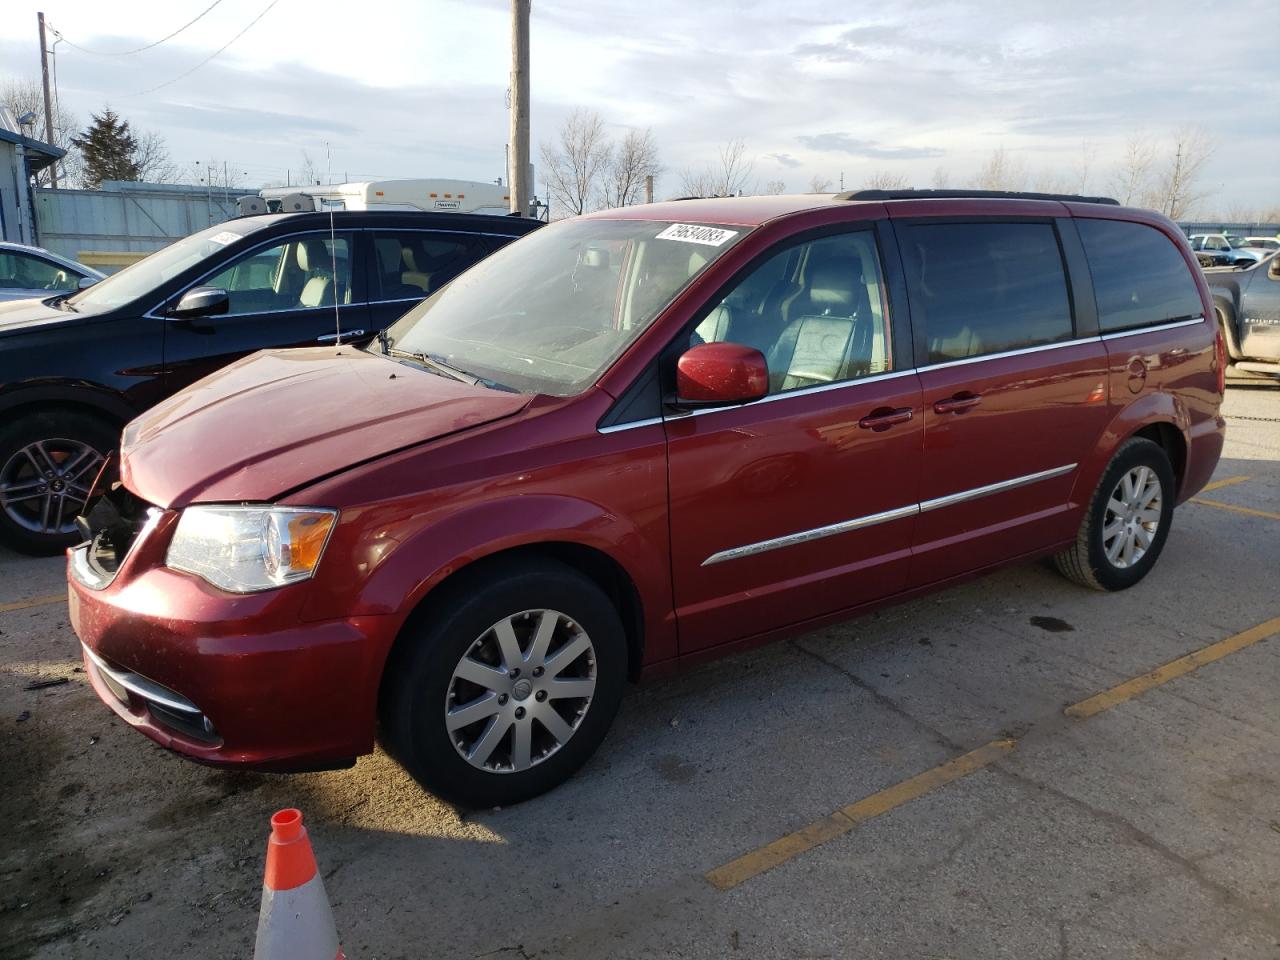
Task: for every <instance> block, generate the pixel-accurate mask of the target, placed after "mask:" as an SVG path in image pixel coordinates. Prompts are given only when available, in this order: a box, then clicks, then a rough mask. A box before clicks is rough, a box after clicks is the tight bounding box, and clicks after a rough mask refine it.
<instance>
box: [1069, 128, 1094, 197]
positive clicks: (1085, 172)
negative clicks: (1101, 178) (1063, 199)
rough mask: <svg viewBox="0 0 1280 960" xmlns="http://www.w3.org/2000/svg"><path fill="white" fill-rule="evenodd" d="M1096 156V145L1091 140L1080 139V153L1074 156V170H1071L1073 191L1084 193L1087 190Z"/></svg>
mask: <svg viewBox="0 0 1280 960" xmlns="http://www.w3.org/2000/svg"><path fill="white" fill-rule="evenodd" d="M1097 158H1098V145H1097V144H1096V143H1095V142H1094V141H1092V140H1088V139H1085V140H1081V141H1080V154H1079V156H1077V157H1076V166H1075V170H1074V171H1072V173H1073V174H1074V176H1073V178H1072V179H1073V181H1074V182H1073V183H1072V191H1071V192H1073V193H1086V192H1088V190H1089V179H1090V177H1091V176H1092V175H1093V168H1094V161H1095V160H1097Z"/></svg>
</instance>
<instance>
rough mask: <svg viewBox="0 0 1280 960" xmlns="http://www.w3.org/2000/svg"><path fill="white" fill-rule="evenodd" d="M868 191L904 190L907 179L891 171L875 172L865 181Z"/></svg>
mask: <svg viewBox="0 0 1280 960" xmlns="http://www.w3.org/2000/svg"><path fill="white" fill-rule="evenodd" d="M867 188H868V189H870V190H905V189H907V178H906V177H904V176H903V175H902V174H900V173H894V172H893V171H892V170H877V171H875V172H874V173H873V174H871V176H870V177H869V178H868V179H867Z"/></svg>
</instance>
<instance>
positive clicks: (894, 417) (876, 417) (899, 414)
mask: <svg viewBox="0 0 1280 960" xmlns="http://www.w3.org/2000/svg"><path fill="white" fill-rule="evenodd" d="M912 415H913V412H912V410H911V408H910V407H900V408H898V409H897V410H895V409H893V408H892V407H877V408H876V409H875V410H872V411H871V412H870V413H868V414H867V415H866V416H865V417H863V418H862V419H861V420H859V421H858V426H860V427H861V428H862V429H863V430H875V431H880V430H888V429H889V428H890V427H892V426H893V425H894V424H897V423H906V422H907V421H908V420H910V419H911V417H912Z"/></svg>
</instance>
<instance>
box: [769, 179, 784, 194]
mask: <svg viewBox="0 0 1280 960" xmlns="http://www.w3.org/2000/svg"><path fill="white" fill-rule="evenodd" d="M764 192H765V193H766V194H768V195H769V196H772V197H776V196H778V195H779V194H783V193H786V192H787V185H786V184H785V183H784V182H783V181H781V180H770V181H769V182H768V183H766V184H765V185H764Z"/></svg>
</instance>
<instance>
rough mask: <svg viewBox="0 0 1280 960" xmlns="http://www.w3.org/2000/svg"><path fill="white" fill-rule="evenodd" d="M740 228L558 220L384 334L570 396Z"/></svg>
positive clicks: (475, 372) (388, 340) (507, 380)
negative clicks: (560, 221)
mask: <svg viewBox="0 0 1280 960" xmlns="http://www.w3.org/2000/svg"><path fill="white" fill-rule="evenodd" d="M746 233H747V228H745V227H741V226H737V225H734V226H728V227H724V226H709V225H705V224H689V223H671V222H667V221H659V220H568V221H565V222H563V223H559V224H554V225H552V226H550V227H547V228H546V229H543V230H539V231H537V232H536V233H532V234H530V235H529V236H527V237H524V238H522V239H521V240H518V241H516V242H515V243H513V244H511V245H510V246H507V247H504V248H503V249H502V250H499V251H498V252H497V253H495V254H493V255H492V256H490V257H489V258H488V259H486V260H483V261H481V262H480V263H479V264H477V265H476V266H474V267H472V268H471V269H470V270H468V271H467V272H466V273H464V274H462V275H461V276H460V277H458V278H457V279H455V280H454V281H453V282H452V283H450V284H448V285H447V286H445V287H442V288H441V289H440V290H438V291H437V292H436V293H434V294H433V295H432V296H431V297H430V298H428V299H427V300H425V301H423V302H422V303H421V304H419V305H418V306H416V307H414V308H413V309H412V310H410V311H409V312H408V313H407V314H405V315H404V316H403V317H402V318H401V319H400V320H398V321H397V322H396V323H395V324H393V325H392V326H391V327H390V328H388V330H387V336H386V337H385V338H384V339H383V344H382V346H381V347H378V346H376V345H375V346H371V347H370V348H369V349H370V350H375V351H376V350H378V349H386V350H390V351H392V352H394V353H398V354H400V355H402V356H403V355H404V354H417V355H420V356H422V357H424V358H426V359H427V360H434V361H436V362H438V363H444V364H447V365H448V366H449V367H452V368H454V369H455V370H460V371H462V372H464V373H466V374H470V375H471V376H473V377H476V378H478V379H479V380H480V381H481V382H486V381H487V382H489V383H492V384H494V385H497V386H501V387H504V388H506V389H510V390H517V391H519V392H521V393H546V394H551V395H553V396H560V397H567V396H572V395H574V394H576V393H580V392H582V390H584V389H585V388H586V387H587V386H589V385H590V384H592V383H594V382H595V381H596V379H597V378H598V377H599V376H600V374H601V373H603V372H604V370H605V369H606V368H607V367H608V366H609V365H610V364H611V363H612V362H613V361H614V360H616V359H617V358H618V357H619V356H621V355H622V353H623V351H625V350H626V349H627V347H629V346H630V345H631V344H632V343H633V342H635V340H636V339H637V338H638V337H639V336H640V334H641V333H643V332H644V331H645V330H646V329H647V328H648V327H649V325H650V324H651V323H652V322H653V320H654V318H655V317H657V316H658V314H659V313H661V312H662V310H663V308H665V307H666V306H667V304H669V303H670V302H671V301H672V300H673V299H674V298H675V296H676V295H677V294H678V293H679V292H680V291H681V290H683V289H684V288H685V287H686V286H687V285H688V284H689V282H690V281H692V280H693V279H694V278H695V277H697V276H698V275H699V274H700V273H702V272H703V271H704V270H706V269H707V267H708V266H710V265H711V264H712V263H713V262H714V261H715V260H716V259H717V258H719V257H720V256H722V255H723V254H724V252H725V251H726V250H728V249H729V248H730V247H732V246H733V245H734V244H735V243H737V242H738V241H740V240H741V239H742V237H743V236H745V235H746Z"/></svg>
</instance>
